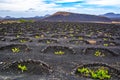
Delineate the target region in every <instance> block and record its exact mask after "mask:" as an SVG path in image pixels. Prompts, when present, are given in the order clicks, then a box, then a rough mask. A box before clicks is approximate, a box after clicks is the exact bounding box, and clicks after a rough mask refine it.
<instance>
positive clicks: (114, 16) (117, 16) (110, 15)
mask: <svg viewBox="0 0 120 80" xmlns="http://www.w3.org/2000/svg"><path fill="white" fill-rule="evenodd" d="M103 16H105V17H108V18H120V14H115V13H112V12H111V13H106V14H103Z"/></svg>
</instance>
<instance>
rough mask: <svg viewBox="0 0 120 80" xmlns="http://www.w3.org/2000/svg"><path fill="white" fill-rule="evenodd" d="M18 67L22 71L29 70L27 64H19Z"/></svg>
mask: <svg viewBox="0 0 120 80" xmlns="http://www.w3.org/2000/svg"><path fill="white" fill-rule="evenodd" d="M18 69H20V70H21V71H22V72H24V71H27V70H28V69H27V66H25V65H21V64H18Z"/></svg>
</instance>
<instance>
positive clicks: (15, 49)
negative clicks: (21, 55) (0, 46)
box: [11, 47, 20, 53]
mask: <svg viewBox="0 0 120 80" xmlns="http://www.w3.org/2000/svg"><path fill="white" fill-rule="evenodd" d="M11 50H12V52H13V53H18V52H20V49H19V48H16V47H14V48H12V49H11Z"/></svg>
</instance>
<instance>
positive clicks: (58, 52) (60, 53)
mask: <svg viewBox="0 0 120 80" xmlns="http://www.w3.org/2000/svg"><path fill="white" fill-rule="evenodd" d="M54 54H56V55H63V54H65V52H64V51H61V50H60V51H56V52H54Z"/></svg>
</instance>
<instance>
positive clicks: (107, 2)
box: [86, 0, 120, 6]
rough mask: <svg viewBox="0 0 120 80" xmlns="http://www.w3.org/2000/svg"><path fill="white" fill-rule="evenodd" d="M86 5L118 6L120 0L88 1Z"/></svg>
mask: <svg viewBox="0 0 120 80" xmlns="http://www.w3.org/2000/svg"><path fill="white" fill-rule="evenodd" d="M86 4H95V5H101V6H118V5H120V0H86Z"/></svg>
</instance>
